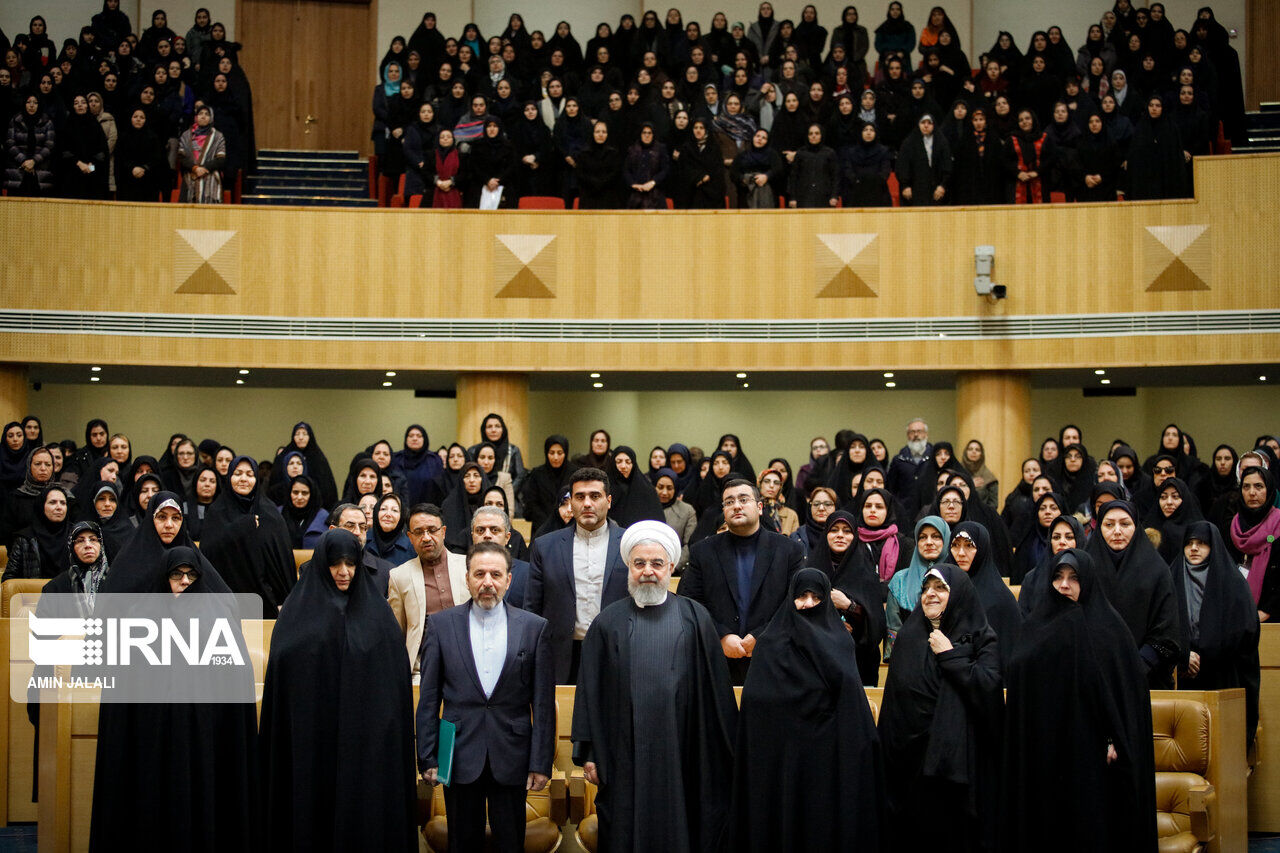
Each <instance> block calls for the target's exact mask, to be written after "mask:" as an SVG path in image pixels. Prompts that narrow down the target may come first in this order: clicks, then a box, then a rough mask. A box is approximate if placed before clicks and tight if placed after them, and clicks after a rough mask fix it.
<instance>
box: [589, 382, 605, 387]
mask: <svg viewBox="0 0 1280 853" xmlns="http://www.w3.org/2000/svg"><path fill="white" fill-rule="evenodd" d="M591 387H592V388H603V387H604V383H603V382H592V383H591Z"/></svg>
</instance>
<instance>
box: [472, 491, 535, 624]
mask: <svg viewBox="0 0 1280 853" xmlns="http://www.w3.org/2000/svg"><path fill="white" fill-rule="evenodd" d="M510 541H511V519H510V518H509V517H508V516H507V512H506V510H504V509H503V508H502V507H500V506H482V507H480V508H479V509H477V510H476V511H475V512H474V513H472V515H471V544H473V545H479V544H480V543H481V542H497V543H498V544H499V545H501V546H502V547H503V548H506V547H507V543H508V542H510ZM528 588H529V563H528V561H526V560H516V559H512V561H511V585H510V586H508V587H507V594H506V595H504V596H503V597H502V600H503V601H505V602H506V603H507V604H510V605H511V606H512V607H519V608H522V609H524V608H525V593H526V590H528Z"/></svg>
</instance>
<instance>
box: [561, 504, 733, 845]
mask: <svg viewBox="0 0 1280 853" xmlns="http://www.w3.org/2000/svg"><path fill="white" fill-rule="evenodd" d="M621 555H622V558H623V562H624V563H625V565H626V566H627V570H628V578H627V590H628V592H629V593H630V597H629V598H626V599H623V600H621V601H615V602H614V603H613V604H610V605H609V606H607V607H606V608H604V610H602V611H601V613H600V615H599V616H597V617H596V618H595V620H594V621H593V622H592V623H591V627H590V628H589V629H588V630H587V636H586V638H585V639H584V640H583V642H582V660H581V665H580V668H579V670H578V687H577V693H576V694H575V696H574V703H573V731H572V738H573V761H574V763H575V764H578V765H580V766H581V767H582V769H583V771H584V773H585V774H586V777H587V779H588V780H589V781H590V782H592V783H593V784H595V785H598V786H599V787H600V791H599V793H598V794H597V796H596V813H597V814H598V815H599V828H600V837H599V848H600V849H601V850H605V849H608V850H613V851H619V850H635V851H649V850H715V849H719V847H720V844H719V841H720V837H721V834H722V833H723V831H724V829H725V826H726V822H727V819H728V809H729V801H730V796H731V793H732V791H731V788H732V785H729V784H726V780H728V779H730V778H731V776H730V773H731V771H732V769H733V737H734V732H735V729H736V722H737V705H736V703H735V701H734V698H733V688H732V687H731V686H730V684H729V670H728V667H727V665H726V664H725V658H724V655H723V654H722V653H721V651H720V641H719V637H718V635H717V634H716V629H715V623H714V622H713V621H712V619H711V615H710V614H709V613H707V611H706V609H705V608H704V607H703V606H702V605H701V604H699V603H698V602H696V601H693V600H692V599H689V598H685V597H684V596H678V595H672V594H671V593H670V592H669V590H668V584H669V583H670V581H671V572H672V570H673V568H674V567H675V564H676V561H677V560H679V559H680V538H679V536H677V535H676V532H675V531H674V530H672V529H671V528H670V527H669V526H667V525H666V524H665V523H663V522H660V521H639V522H636V523H635V524H633V525H631V526H630V527H628V528H627V530H626V533H624V534H623V536H622V542H621ZM656 815H661V816H662V819H661V820H655V819H654V816H656Z"/></svg>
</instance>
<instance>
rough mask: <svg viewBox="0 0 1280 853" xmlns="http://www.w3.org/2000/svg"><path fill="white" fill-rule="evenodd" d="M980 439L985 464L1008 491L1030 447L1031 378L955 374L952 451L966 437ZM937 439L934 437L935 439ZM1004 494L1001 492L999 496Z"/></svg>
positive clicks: (961, 445)
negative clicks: (954, 420) (994, 472)
mask: <svg viewBox="0 0 1280 853" xmlns="http://www.w3.org/2000/svg"><path fill="white" fill-rule="evenodd" d="M974 438H976V439H978V440H979V441H981V442H982V446H983V450H984V451H985V453H986V460H987V466H988V467H989V468H991V469H992V471H1001V472H1007V473H1004V474H997V476H998V477H999V476H1003V477H1004V478H1005V480H1004V485H1003V487H1002V489H1001V490H1002V491H1003V492H1006V493H1007V492H1009V491H1011V490H1012V488H1013V485H1012V484H1013V483H1014V482H1016V478H1017V474H1016V473H1015V472H1017V471H1020V470H1021V464H1022V460H1023V458H1024V454H1025V453H1026V448H1028V447H1030V446H1031V378H1030V377H1029V376H1028V375H1027V374H1025V373H1013V372H1008V371H996V370H988V371H974V372H966V373H961V374H960V375H959V376H957V377H956V437H955V442H954V445H955V452H956V455H957V456H959V455H960V454H963V453H964V451H965V445H966V444H968V442H969V440H970V439H974ZM936 440H937V439H936V438H935V441H936ZM1003 497H1004V496H1003V495H1001V498H1003Z"/></svg>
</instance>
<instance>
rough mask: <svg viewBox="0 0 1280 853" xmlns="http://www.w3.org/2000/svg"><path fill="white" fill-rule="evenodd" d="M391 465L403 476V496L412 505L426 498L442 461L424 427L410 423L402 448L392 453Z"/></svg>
mask: <svg viewBox="0 0 1280 853" xmlns="http://www.w3.org/2000/svg"><path fill="white" fill-rule="evenodd" d="M391 467H392V468H394V469H397V470H399V471H400V473H401V474H402V475H403V476H404V479H405V488H406V494H405V497H406V498H407V499H408V501H409V506H413V505H414V504H418V503H422V502H423V501H425V500H426V499H427V493H428V489H429V487H430V484H431V481H432V480H433V479H434V478H435V477H436V476H437V475H438V474H439V473H440V472H441V470H443V468H444V463H442V462H441V461H440V457H439V456H438V455H437V454H436V453H435V452H434V451H433V450H432V449H431V443H430V441H429V440H428V436H427V430H426V427H423V426H422V425H420V424H410V425H409V428H408V429H406V430H405V431H404V448H403V449H402V450H398V451H396V452H395V454H394V455H392V457H391Z"/></svg>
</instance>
